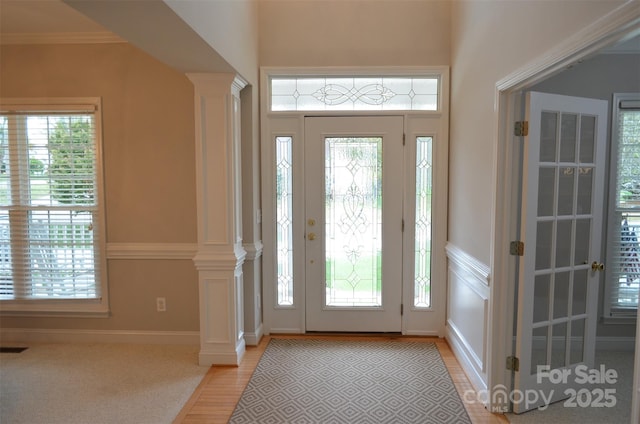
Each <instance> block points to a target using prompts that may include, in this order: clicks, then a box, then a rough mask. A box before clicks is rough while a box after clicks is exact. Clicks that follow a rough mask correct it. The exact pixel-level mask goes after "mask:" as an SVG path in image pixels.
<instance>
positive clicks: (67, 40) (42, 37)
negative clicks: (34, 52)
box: [0, 31, 127, 45]
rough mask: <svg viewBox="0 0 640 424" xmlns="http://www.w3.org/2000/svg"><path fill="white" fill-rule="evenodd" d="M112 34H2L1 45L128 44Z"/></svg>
mask: <svg viewBox="0 0 640 424" xmlns="http://www.w3.org/2000/svg"><path fill="white" fill-rule="evenodd" d="M126 42H127V41H126V40H124V39H122V38H120V37H118V36H117V35H115V34H113V33H112V32H108V31H104V32H49V33H40V32H37V33H33V32H24V33H5V34H0V44H2V45H8V44H106V43H126Z"/></svg>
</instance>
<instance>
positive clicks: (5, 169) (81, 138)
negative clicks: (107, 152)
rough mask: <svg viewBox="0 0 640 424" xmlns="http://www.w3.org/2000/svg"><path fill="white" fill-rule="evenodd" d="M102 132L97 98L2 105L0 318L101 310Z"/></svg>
mask: <svg viewBox="0 0 640 424" xmlns="http://www.w3.org/2000/svg"><path fill="white" fill-rule="evenodd" d="M84 100H85V101H86V100H87V99H84ZM63 103H66V101H65V102H63ZM99 128H100V114H99V102H98V101H97V100H95V101H93V102H92V103H91V104H86V105H77V104H62V105H52V104H33V102H29V104H25V105H23V104H15V105H13V104H12V105H6V104H3V105H2V112H1V113H0V305H1V308H2V311H3V312H4V311H25V310H29V311H49V312H50V311H56V312H104V311H105V310H106V299H104V298H103V293H104V292H105V290H104V279H103V277H102V273H103V271H104V266H103V252H102V249H100V245H101V244H100V241H101V239H102V237H101V235H102V224H101V222H102V221H101V216H102V213H101V212H102V202H101V201H100V198H101V196H100V187H101V184H100V167H99V157H100V154H99V151H100V144H99Z"/></svg>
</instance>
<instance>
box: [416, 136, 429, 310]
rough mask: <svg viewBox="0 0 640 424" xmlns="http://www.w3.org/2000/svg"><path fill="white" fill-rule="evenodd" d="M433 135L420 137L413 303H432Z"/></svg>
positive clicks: (417, 153) (417, 149)
mask: <svg viewBox="0 0 640 424" xmlns="http://www.w3.org/2000/svg"><path fill="white" fill-rule="evenodd" d="M432 144H433V138H432V137H417V138H416V228H415V277H414V278H415V280H414V298H413V299H414V300H413V306H414V307H416V308H428V307H430V306H431V193H432V192H431V188H432V179H431V178H432V164H433V161H432Z"/></svg>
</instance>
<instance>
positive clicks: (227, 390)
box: [174, 334, 509, 424]
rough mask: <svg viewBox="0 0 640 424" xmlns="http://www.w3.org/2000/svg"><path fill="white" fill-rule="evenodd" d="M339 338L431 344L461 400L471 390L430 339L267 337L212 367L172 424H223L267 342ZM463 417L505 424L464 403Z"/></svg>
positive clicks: (442, 347) (445, 348)
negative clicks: (238, 359) (237, 359)
mask: <svg viewBox="0 0 640 424" xmlns="http://www.w3.org/2000/svg"><path fill="white" fill-rule="evenodd" d="M311 337H312V338H327V339H328V338H332V339H336V338H340V339H346V340H349V339H358V340H362V339H363V338H366V339H370V340H388V339H390V338H393V339H397V340H399V341H425V342H435V343H436V345H437V346H438V350H439V351H440V355H441V356H442V359H443V360H444V363H445V365H446V366H447V369H448V370H449V374H450V375H451V379H452V380H453V382H454V384H455V386H456V389H457V390H458V393H459V394H460V396H461V397H462V395H463V393H464V392H465V391H467V390H473V386H472V385H471V383H470V382H469V379H468V378H467V376H466V374H465V373H464V371H463V370H462V368H461V367H460V364H459V363H458V360H457V359H456V358H455V356H454V355H453V352H452V351H451V348H450V347H449V345H448V344H447V342H446V340H444V339H439V338H431V337H404V336H369V335H367V336H364V335H363V336H359V335H349V336H343V335H318V334H313V335H271V336H266V337H263V338H262V340H261V341H260V344H259V345H258V346H249V347H247V352H246V354H245V356H244V358H243V360H242V363H241V364H240V365H239V366H237V367H235V366H212V367H211V369H210V370H209V372H208V373H207V374H206V376H205V377H204V379H203V380H202V382H201V383H200V385H199V386H198V387H197V388H196V390H195V391H194V392H193V395H192V396H191V398H190V399H189V401H188V402H187V403H186V404H185V405H184V407H183V408H182V410H181V411H180V414H178V416H177V417H176V419H175V421H174V424H204V423H207V424H210V423H211V424H212V423H226V422H227V421H228V420H229V417H230V416H231V414H232V413H233V410H234V408H235V406H236V403H237V402H238V400H239V399H240V396H241V395H242V392H243V390H244V388H245V386H246V385H247V383H248V382H249V379H250V378H251V375H252V374H253V370H254V369H255V367H256V365H257V364H258V361H259V360H260V357H261V356H262V353H263V352H264V349H265V348H266V347H267V344H268V343H269V340H270V339H271V338H311ZM465 408H467V413H468V414H469V417H470V418H471V421H472V422H473V423H474V424H494V423H495V424H498V423H500V424H505V423H508V422H509V421H508V420H507V419H506V417H505V416H504V415H498V414H492V413H490V412H489V411H487V410H486V409H485V408H484V407H483V406H482V405H481V404H479V403H475V404H468V403H465Z"/></svg>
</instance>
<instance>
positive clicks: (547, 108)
mask: <svg viewBox="0 0 640 424" xmlns="http://www.w3.org/2000/svg"><path fill="white" fill-rule="evenodd" d="M527 115H528V116H527V120H528V121H529V136H528V137H526V138H525V144H524V149H525V155H524V157H525V163H524V164H523V165H524V172H523V176H524V178H523V181H524V185H523V205H522V213H523V218H522V230H521V232H522V237H523V242H524V254H523V256H522V257H521V260H520V277H519V284H518V326H517V341H516V357H517V358H519V369H518V370H517V371H516V372H515V384H514V389H515V393H517V394H518V396H514V399H517V400H514V406H513V408H514V412H516V413H520V412H524V411H526V410H529V409H533V408H536V407H539V406H542V405H544V404H548V403H551V402H555V401H558V400H561V399H565V398H571V397H573V400H571V399H570V401H573V402H575V397H576V394H577V393H578V391H579V389H580V387H581V383H584V381H583V376H584V375H585V372H587V371H588V370H591V369H592V368H593V365H594V363H593V362H594V351H595V330H596V321H597V309H598V304H597V300H598V292H599V284H600V282H601V280H602V278H601V277H602V274H603V273H602V272H601V271H602V269H603V268H604V265H603V264H602V262H601V261H602V255H603V251H602V244H601V241H600V240H601V234H602V225H603V219H602V216H603V210H604V175H605V169H604V164H605V155H606V153H605V152H606V126H607V102H606V101H603V100H594V99H582V98H575V97H567V96H559V95H554V94H543V93H533V92H532V93H528V96H527ZM520 395H521V396H520ZM609 401H610V399H604V402H609Z"/></svg>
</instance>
